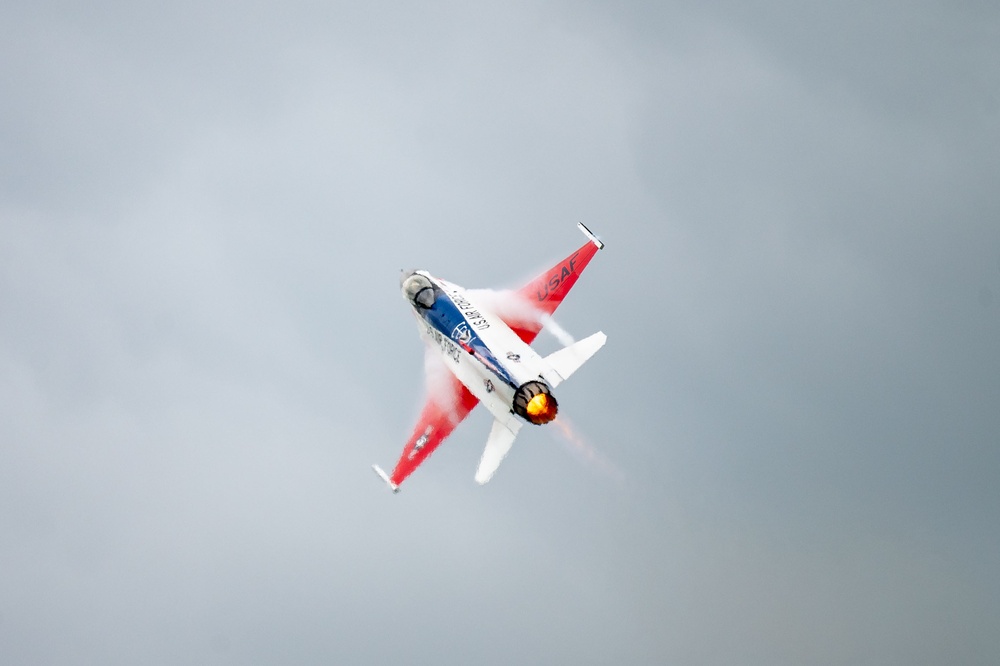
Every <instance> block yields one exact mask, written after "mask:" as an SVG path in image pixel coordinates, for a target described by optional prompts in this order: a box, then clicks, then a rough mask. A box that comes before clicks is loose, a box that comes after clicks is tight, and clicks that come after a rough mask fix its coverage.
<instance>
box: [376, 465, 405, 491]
mask: <svg viewBox="0 0 1000 666" xmlns="http://www.w3.org/2000/svg"><path fill="white" fill-rule="evenodd" d="M372 469H373V470H375V473H376V474H378V475H379V478H381V479H382V480H383V481H385V483H386V485H387V486H389V487H390V488H391V489H392V492H393V493H398V492H399V486H398V485H396V484H395V483H393V482H392V479H390V478H389V475H388V474H386V473H385V471H384V470H383V469H382V468H381V467H379V466H378V465H372Z"/></svg>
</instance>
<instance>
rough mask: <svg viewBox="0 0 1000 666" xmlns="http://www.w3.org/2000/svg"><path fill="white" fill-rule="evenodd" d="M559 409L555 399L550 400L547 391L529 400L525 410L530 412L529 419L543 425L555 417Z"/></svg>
mask: <svg viewBox="0 0 1000 666" xmlns="http://www.w3.org/2000/svg"><path fill="white" fill-rule="evenodd" d="M558 409H559V408H558V407H557V406H556V402H555V400H550V399H549V396H548V395H546V394H545V393H539V394H538V395H536V396H535V397H534V398H532V399H531V400H529V401H528V404H527V406H526V407H525V408H524V411H526V412H527V413H528V420H529V421H531V422H532V423H536V424H538V425H541V424H543V423H548V422H549V421H551V420H552V419H554V418H555V417H556V412H557V411H558Z"/></svg>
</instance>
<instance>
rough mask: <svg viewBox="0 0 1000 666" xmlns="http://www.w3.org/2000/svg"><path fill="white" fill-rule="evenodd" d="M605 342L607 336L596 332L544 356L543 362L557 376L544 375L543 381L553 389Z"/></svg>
mask: <svg viewBox="0 0 1000 666" xmlns="http://www.w3.org/2000/svg"><path fill="white" fill-rule="evenodd" d="M607 341H608V336H606V335H604V333H602V332H601V331H598V332H597V333H594V334H593V335H591V336H590V337H588V338H584V339H583V340H579V341H577V342H574V343H573V344H571V345H570V346H568V347H564V348H562V349H560V350H559V351H557V352H554V353H552V354H549V355H548V356H546V357H545V362H546V363H548V365H549V367H551V368H552V370H554V371H555V374H556V375H557V376H555V377H550V376H548V375H546V377H545V379H546V380H547V381H548V383H549V385H550V386H552V387H553V388H555V387H556V386H557V385H558V384H560V383H561V382H564V381H566V380H567V379H569V377H570V375H572V374H573V373H574V372H576V371H577V370H579V368H580V366H581V365H583V364H584V363H586V362H587V361H588V360H590V357H591V356H593V355H594V354H596V353H597V350H598V349H600V348H601V347H603V346H604V343H605V342H607Z"/></svg>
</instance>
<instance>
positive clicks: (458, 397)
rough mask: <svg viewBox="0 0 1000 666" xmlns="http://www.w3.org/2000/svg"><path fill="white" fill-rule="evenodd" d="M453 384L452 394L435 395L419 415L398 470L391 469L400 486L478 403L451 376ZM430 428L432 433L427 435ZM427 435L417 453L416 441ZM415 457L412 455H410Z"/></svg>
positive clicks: (474, 397)
mask: <svg viewBox="0 0 1000 666" xmlns="http://www.w3.org/2000/svg"><path fill="white" fill-rule="evenodd" d="M449 380H450V382H451V386H450V388H451V389H452V390H451V391H449V395H435V396H433V397H428V398H427V402H426V403H425V404H424V409H423V411H422V412H420V418H419V419H417V424H416V426H414V428H413V433H412V434H411V435H410V439H409V440H407V442H406V446H404V447H403V454H402V455H401V456H400V457H399V462H397V463H396V468H395V469H394V470H392V474H391V475H390V477H389V478H390V479H391V480H392V482H393V483H395V484H396V485H397V486H398V485H399V484H401V483H402V482H403V479H405V478H406V477H408V476H409V475H410V474H412V473H413V470H415V469H416V468H417V467H419V466H420V463H422V462H423V461H424V460H425V459H426V458H427V456H429V455H430V454H431V453H433V452H434V449H436V448H437V447H438V445H439V444H441V442H442V441H444V439H445V437H447V436H448V435H450V434H451V431H452V430H454V429H455V426H457V425H458V424H459V423H461V422H462V421H463V420H464V419H465V417H466V416H468V415H469V412H471V411H472V408H473V407H475V406H476V405H477V404H479V399H478V398H477V397H476V396H474V395H472V394H471V393H470V392H469V389H467V388H465V386H464V385H463V384H462V383H461V382H460V381H458V378H457V377H454V376H452V377H450V378H449ZM428 428H430V432H428ZM425 434H426V435H427V438H426V439H425V440H424V443H423V446H421V447H420V449H419V450H417V451H414V449H415V448H416V445H417V442H418V441H419V440H420V439H421V438H422V437H424V435H425ZM411 454H412V455H411Z"/></svg>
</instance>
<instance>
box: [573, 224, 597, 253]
mask: <svg viewBox="0 0 1000 666" xmlns="http://www.w3.org/2000/svg"><path fill="white" fill-rule="evenodd" d="M576 228H577V229H579V230H580V231H582V232H583V235H584V236H586V237H587V238H589V239H590V242H591V243H593V244H594V245H596V246H597V249H598V250H603V249H604V242H603V241H602V240H601V239H600V238H598V237H597V236H595V235H594V232H593V231H591V230H590V229H588V228H587V226H586V225H585V224H584V223H583V222H577V223H576Z"/></svg>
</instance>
